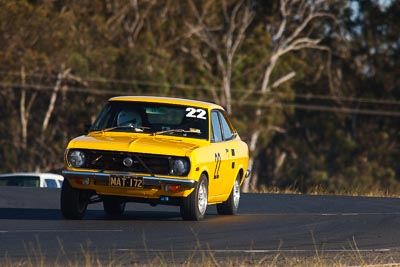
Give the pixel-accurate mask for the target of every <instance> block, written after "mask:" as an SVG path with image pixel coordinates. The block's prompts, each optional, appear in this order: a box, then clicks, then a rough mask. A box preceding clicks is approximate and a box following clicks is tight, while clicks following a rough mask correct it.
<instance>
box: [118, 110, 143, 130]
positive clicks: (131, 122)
mask: <svg viewBox="0 0 400 267" xmlns="http://www.w3.org/2000/svg"><path fill="white" fill-rule="evenodd" d="M117 126H133V127H139V126H142V118H141V117H140V114H139V113H138V112H136V111H134V110H121V111H120V112H119V114H118V117H117Z"/></svg>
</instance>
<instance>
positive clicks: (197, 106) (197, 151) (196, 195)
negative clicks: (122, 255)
mask: <svg viewBox="0 0 400 267" xmlns="http://www.w3.org/2000/svg"><path fill="white" fill-rule="evenodd" d="M248 160H249V150H248V147H247V145H246V143H244V142H243V141H242V140H241V139H240V137H239V135H238V133H237V131H236V130H235V128H234V127H233V125H232V123H231V122H230V120H229V119H228V116H227V114H226V112H225V111H224V109H223V108H222V107H220V106H218V105H216V104H212V103H207V102H201V101H195V100H186V99H179V98H168V97H149V96H147V97H146V96H121V97H113V98H111V99H109V101H108V103H107V104H106V106H105V107H104V108H103V110H102V111H101V112H100V114H99V116H98V117H97V119H96V120H95V122H94V123H93V125H92V126H91V127H90V129H89V132H88V133H87V134H86V135H83V136H79V137H77V138H75V139H73V140H71V141H70V142H69V144H68V147H67V149H66V151H65V170H63V176H64V178H65V180H64V183H63V186H62V190H61V212H62V214H63V216H64V217H65V218H66V219H81V218H82V217H83V216H84V214H85V212H86V208H87V205H88V204H91V203H96V202H103V207H104V211H105V212H106V214H108V215H110V216H120V215H121V214H122V213H123V212H124V210H125V203H126V202H141V203H149V204H150V205H152V206H155V205H158V204H164V205H177V206H180V211H181V215H182V218H183V219H184V220H201V219H203V218H204V215H205V212H206V209H207V205H211V204H216V205H217V211H218V214H226V215H234V214H236V213H237V210H238V206H239V199H240V186H241V184H242V183H243V181H244V179H245V178H246V177H247V176H248V175H249V173H250V171H249V170H248V169H247V168H248Z"/></svg>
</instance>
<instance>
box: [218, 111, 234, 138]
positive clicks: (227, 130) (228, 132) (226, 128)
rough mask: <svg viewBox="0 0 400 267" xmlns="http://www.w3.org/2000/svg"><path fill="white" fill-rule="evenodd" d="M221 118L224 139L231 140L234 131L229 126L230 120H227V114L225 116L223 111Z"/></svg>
mask: <svg viewBox="0 0 400 267" xmlns="http://www.w3.org/2000/svg"><path fill="white" fill-rule="evenodd" d="M220 115H221V116H220V119H221V125H222V131H223V135H224V140H231V139H232V137H233V132H232V129H231V127H230V126H229V123H228V121H227V120H226V118H225V116H223V114H222V113H220Z"/></svg>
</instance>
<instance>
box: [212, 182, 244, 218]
mask: <svg viewBox="0 0 400 267" xmlns="http://www.w3.org/2000/svg"><path fill="white" fill-rule="evenodd" d="M239 200H240V175H239V174H238V176H237V177H236V180H235V183H234V184H233V188H232V191H231V194H230V195H229V197H228V199H227V200H226V201H225V202H222V203H221V204H217V212H218V214H220V215H236V214H237V211H238V208H239Z"/></svg>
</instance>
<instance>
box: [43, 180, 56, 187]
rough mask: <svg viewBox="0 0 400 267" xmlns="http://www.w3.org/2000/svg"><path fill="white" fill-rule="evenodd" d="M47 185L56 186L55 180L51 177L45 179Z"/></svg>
mask: <svg viewBox="0 0 400 267" xmlns="http://www.w3.org/2000/svg"><path fill="white" fill-rule="evenodd" d="M45 181H46V185H47V187H50V188H57V182H56V181H55V180H53V179H45Z"/></svg>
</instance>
